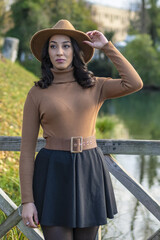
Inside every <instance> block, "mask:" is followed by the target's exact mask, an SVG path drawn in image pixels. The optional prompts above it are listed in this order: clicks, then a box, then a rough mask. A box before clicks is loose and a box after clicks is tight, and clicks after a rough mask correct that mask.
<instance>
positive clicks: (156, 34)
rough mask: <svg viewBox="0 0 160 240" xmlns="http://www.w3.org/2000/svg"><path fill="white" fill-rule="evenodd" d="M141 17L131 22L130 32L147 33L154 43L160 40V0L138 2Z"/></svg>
mask: <svg viewBox="0 0 160 240" xmlns="http://www.w3.org/2000/svg"><path fill="white" fill-rule="evenodd" d="M137 10H139V11H137V12H139V18H138V19H137V18H136V19H135V20H132V21H131V22H130V27H129V33H130V34H134V33H147V34H149V35H150V36H151V39H152V44H153V46H155V44H156V42H159V41H160V24H159V22H160V6H159V5H158V0H141V3H137Z"/></svg>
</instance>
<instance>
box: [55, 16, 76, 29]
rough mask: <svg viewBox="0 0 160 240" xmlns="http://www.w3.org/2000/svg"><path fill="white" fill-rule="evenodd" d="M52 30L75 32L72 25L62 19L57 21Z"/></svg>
mask: <svg viewBox="0 0 160 240" xmlns="http://www.w3.org/2000/svg"><path fill="white" fill-rule="evenodd" d="M52 28H53V29H66V30H67V29H68V30H75V28H74V27H73V25H72V24H71V23H70V22H69V21H68V20H64V19H61V20H59V21H58V22H57V23H56V24H55V25H54V26H53V27H52Z"/></svg>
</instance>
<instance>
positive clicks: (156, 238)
mask: <svg viewBox="0 0 160 240" xmlns="http://www.w3.org/2000/svg"><path fill="white" fill-rule="evenodd" d="M159 239H160V229H159V230H158V231H157V232H155V233H154V234H153V235H152V236H151V237H149V238H148V239H147V240H159Z"/></svg>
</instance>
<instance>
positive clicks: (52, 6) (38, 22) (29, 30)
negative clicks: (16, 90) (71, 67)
mask: <svg viewBox="0 0 160 240" xmlns="http://www.w3.org/2000/svg"><path fill="white" fill-rule="evenodd" d="M11 10H12V16H13V20H14V28H12V29H11V30H10V31H9V32H8V33H7V35H9V36H12V37H17V38H19V39H20V52H21V51H24V52H27V51H29V41H30V38H31V36H32V35H33V34H34V33H35V32H36V31H38V30H40V29H43V28H50V27H52V26H53V25H54V24H55V23H56V22H57V21H58V20H59V19H64V18H65V19H68V20H70V21H71V22H72V23H73V25H74V26H75V28H77V29H79V30H82V31H88V30H92V29H94V28H95V27H96V25H95V23H94V22H93V21H92V19H91V14H90V11H89V9H88V8H87V7H86V5H85V2H84V0H79V1H77V0H63V1H58V0H37V1H34V0H23V1H22V0H16V2H15V3H14V4H13V5H12V7H11Z"/></svg>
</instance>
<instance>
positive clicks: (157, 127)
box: [99, 90, 160, 139]
mask: <svg viewBox="0 0 160 240" xmlns="http://www.w3.org/2000/svg"><path fill="white" fill-rule="evenodd" d="M101 113H105V114H116V115H117V116H118V117H119V118H120V119H122V120H123V121H124V123H125V125H126V127H127V128H128V130H129V133H130V136H131V138H135V139H160V124H159V119H160V94H159V92H149V91H142V90H141V91H139V92H137V93H134V94H131V95H128V96H125V97H121V98H117V99H112V100H107V101H105V103H104V104H103V105H102V108H101V109H100V112H99V114H101Z"/></svg>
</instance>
